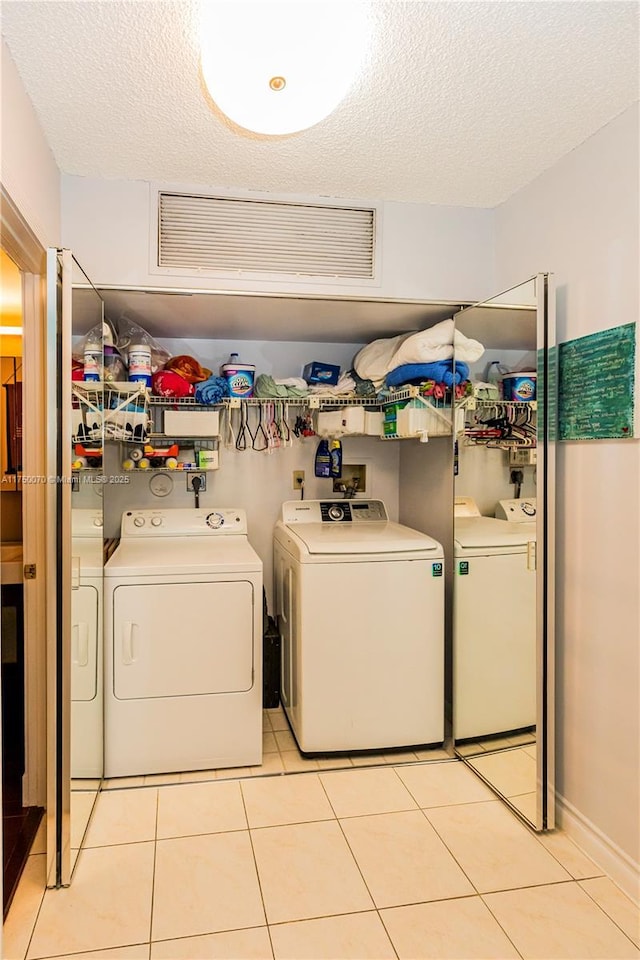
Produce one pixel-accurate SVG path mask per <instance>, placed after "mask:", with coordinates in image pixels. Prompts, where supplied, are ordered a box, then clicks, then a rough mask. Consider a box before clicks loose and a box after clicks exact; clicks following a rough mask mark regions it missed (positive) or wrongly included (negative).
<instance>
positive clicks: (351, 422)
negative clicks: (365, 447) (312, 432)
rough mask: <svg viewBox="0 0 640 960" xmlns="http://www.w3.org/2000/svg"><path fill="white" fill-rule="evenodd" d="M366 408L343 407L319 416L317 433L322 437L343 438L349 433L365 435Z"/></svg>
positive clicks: (324, 412)
mask: <svg viewBox="0 0 640 960" xmlns="http://www.w3.org/2000/svg"><path fill="white" fill-rule="evenodd" d="M364 413H365V411H364V407H342V409H340V410H326V411H322V412H321V413H319V414H318V421H317V426H316V433H318V434H319V436H321V437H342V436H345V435H346V434H349V433H358V434H364V433H365V429H364Z"/></svg>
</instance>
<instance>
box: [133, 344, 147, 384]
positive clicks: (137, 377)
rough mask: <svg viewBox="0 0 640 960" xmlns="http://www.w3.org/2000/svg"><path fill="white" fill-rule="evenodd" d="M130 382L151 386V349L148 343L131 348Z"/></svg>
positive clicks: (134, 345)
mask: <svg viewBox="0 0 640 960" xmlns="http://www.w3.org/2000/svg"><path fill="white" fill-rule="evenodd" d="M129 380H130V381H131V382H132V383H143V384H144V385H145V387H150V386H151V347H150V346H149V344H147V343H135V344H131V346H130V347H129Z"/></svg>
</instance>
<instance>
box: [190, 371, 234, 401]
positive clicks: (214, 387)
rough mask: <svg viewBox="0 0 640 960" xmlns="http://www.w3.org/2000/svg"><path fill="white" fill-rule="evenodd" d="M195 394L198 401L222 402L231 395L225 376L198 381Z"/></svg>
mask: <svg viewBox="0 0 640 960" xmlns="http://www.w3.org/2000/svg"><path fill="white" fill-rule="evenodd" d="M195 396H196V400H197V401H198V403H208V404H211V403H220V402H221V401H222V400H224V398H225V397H228V396H229V384H228V383H227V381H226V379H225V377H209V379H208V380H203V381H202V382H201V383H196V393H195Z"/></svg>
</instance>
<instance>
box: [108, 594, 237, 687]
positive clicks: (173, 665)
mask: <svg viewBox="0 0 640 960" xmlns="http://www.w3.org/2000/svg"><path fill="white" fill-rule="evenodd" d="M253 593H254V591H253V584H252V583H250V582H249V581H245V580H239V581H215V582H209V583H155V584H142V585H138V584H131V585H121V586H118V587H116V589H115V591H114V598H113V605H114V607H113V641H112V642H113V664H114V677H113V684H114V694H115V696H116V698H117V699H118V700H138V699H146V698H150V697H184V696H197V695H199V694H212V693H236V692H244V691H246V690H250V689H251V687H252V686H253V648H254V636H253V605H254V602H255V597H254V595H253Z"/></svg>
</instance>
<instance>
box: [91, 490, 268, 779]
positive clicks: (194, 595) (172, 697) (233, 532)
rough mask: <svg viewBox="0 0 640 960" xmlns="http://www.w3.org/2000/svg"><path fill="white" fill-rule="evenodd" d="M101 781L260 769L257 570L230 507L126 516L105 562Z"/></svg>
mask: <svg viewBox="0 0 640 960" xmlns="http://www.w3.org/2000/svg"><path fill="white" fill-rule="evenodd" d="M104 572H105V636H106V637H107V640H106V666H105V670H106V679H107V683H106V691H105V776H107V777H116V776H128V775H132V774H147V773H163V772H168V771H178V770H200V769H202V770H206V769H215V768H219V767H235V766H249V765H251V766H253V765H259V764H260V763H261V762H262V607H263V603H262V561H261V560H260V558H259V557H258V555H257V554H256V553H255V551H254V550H253V548H252V547H251V546H250V544H249V541H248V538H247V520H246V515H245V512H244V511H243V510H237V509H229V508H224V509H194V508H191V509H189V508H187V509H170V510H162V509H157V510H128V511H126V512H125V513H124V515H123V517H122V530H121V539H120V543H119V545H118V547H117V549H116V550H115V551H114V553H113V554H112V556H111V557H110V558H109V560H108V561H107V563H106V565H105V571H104Z"/></svg>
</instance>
